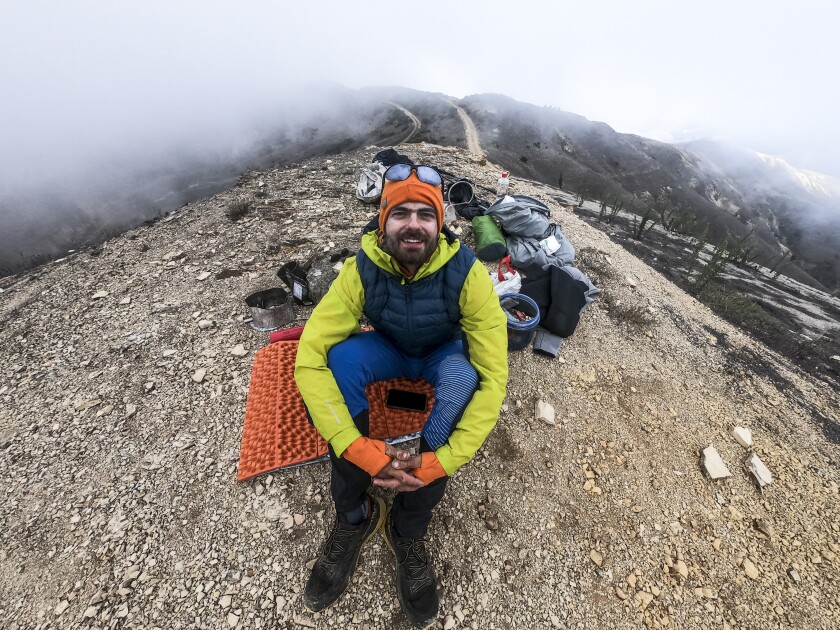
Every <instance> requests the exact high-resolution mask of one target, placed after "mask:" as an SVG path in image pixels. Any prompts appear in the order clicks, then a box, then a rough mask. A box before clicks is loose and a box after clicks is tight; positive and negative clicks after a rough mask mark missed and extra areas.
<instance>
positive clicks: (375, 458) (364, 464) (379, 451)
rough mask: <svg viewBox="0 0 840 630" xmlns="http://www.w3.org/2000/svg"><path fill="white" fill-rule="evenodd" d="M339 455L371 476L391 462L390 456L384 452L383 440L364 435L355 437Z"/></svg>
mask: <svg viewBox="0 0 840 630" xmlns="http://www.w3.org/2000/svg"><path fill="white" fill-rule="evenodd" d="M341 456H342V457H343V458H344V459H346V460H347V461H348V462H351V463H353V464H356V466H358V467H359V468H361V469H362V470H364V471H365V472H366V473H367V474H369V475H370V476H371V477H375V476H376V475H378V474H379V471H381V470H382V469H383V468H385V466H387V465H388V464H390V463H391V458H390V457H389V456H388V455H386V454H385V442H383V441H382V440H371V439H370V438H366V437H358V438H356V439H355V440H354V441H353V442H351V443H350V446H348V447H347V448H346V449H344V452H343V453H342V454H341Z"/></svg>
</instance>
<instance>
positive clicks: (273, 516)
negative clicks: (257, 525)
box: [263, 501, 288, 523]
mask: <svg viewBox="0 0 840 630" xmlns="http://www.w3.org/2000/svg"><path fill="white" fill-rule="evenodd" d="M263 514H264V515H265V520H267V521H268V522H270V523H275V522H277V521H279V520H280V519H281V518H285V517H286V516H288V515H287V514H286V513H285V512H283V509H282V508H281V507H280V504H279V503H278V502H277V501H271V502H269V503H266V505H265V507H264V508H263Z"/></svg>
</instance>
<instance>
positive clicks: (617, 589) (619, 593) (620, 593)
mask: <svg viewBox="0 0 840 630" xmlns="http://www.w3.org/2000/svg"><path fill="white" fill-rule="evenodd" d="M615 594H616V596H618V599H620V600H622V601H625V600H626V599H627V593H625V592H624V591H623V590H622V589H621V587H620V586H616V587H615Z"/></svg>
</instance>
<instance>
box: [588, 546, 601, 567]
mask: <svg viewBox="0 0 840 630" xmlns="http://www.w3.org/2000/svg"><path fill="white" fill-rule="evenodd" d="M589 559H590V560H592V562H594V563H595V564H596V565H597V566H599V567H600V566H601V565H603V564H604V556H602V555H601V554H600V552H598V551H597V550H595V549H593V550H592V551H590V552H589Z"/></svg>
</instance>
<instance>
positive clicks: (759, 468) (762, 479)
mask: <svg viewBox="0 0 840 630" xmlns="http://www.w3.org/2000/svg"><path fill="white" fill-rule="evenodd" d="M744 465H745V466H746V468H747V472H748V473H750V474H751V475H752V476H753V479H755V482H756V483H757V484H758V487H759V488H764V486H769V485H770V484H771V483H773V475H772V474H771V473H770V470H769V469H768V468H767V466H765V465H764V462H762V461H761V459H760V458H759V457H758V455H756V454H755V453H752V454H750V456H749V457H747V459H746V461H745V462H744Z"/></svg>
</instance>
